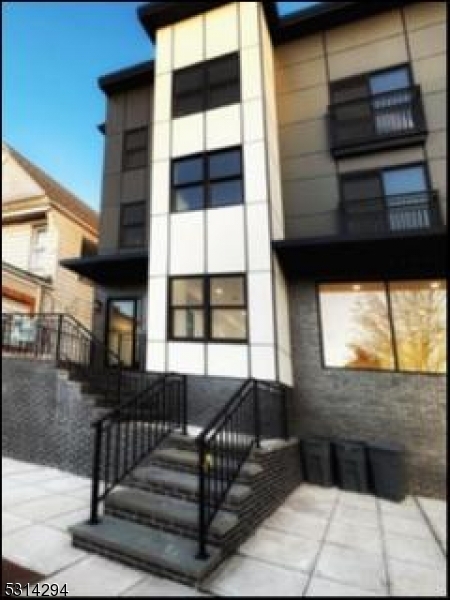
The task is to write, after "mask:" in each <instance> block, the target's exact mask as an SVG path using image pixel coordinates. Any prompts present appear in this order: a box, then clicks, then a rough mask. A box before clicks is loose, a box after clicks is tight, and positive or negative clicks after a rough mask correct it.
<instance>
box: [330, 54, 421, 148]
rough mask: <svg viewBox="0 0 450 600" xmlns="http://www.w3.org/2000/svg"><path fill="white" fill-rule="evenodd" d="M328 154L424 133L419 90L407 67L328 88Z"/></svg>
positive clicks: (393, 68) (362, 77) (361, 76)
mask: <svg viewBox="0 0 450 600" xmlns="http://www.w3.org/2000/svg"><path fill="white" fill-rule="evenodd" d="M330 95H331V107H330V119H331V121H330V125H331V130H330V131H331V136H332V151H333V152H334V151H335V150H337V151H338V152H344V151H345V150H344V147H346V146H351V145H352V144H353V145H358V144H360V143H368V144H369V143H371V142H373V141H375V140H380V139H383V138H391V137H392V136H394V137H399V136H405V138H406V137H408V136H409V135H410V134H412V133H414V134H418V133H424V132H425V117H424V113H423V107H422V104H421V99H420V93H419V88H418V87H417V86H414V83H413V80H412V75H411V70H410V67H409V65H400V66H395V67H392V68H390V69H384V70H382V71H376V72H372V73H364V74H362V75H358V76H355V77H349V78H347V79H344V80H340V81H335V82H332V83H331V86H330Z"/></svg>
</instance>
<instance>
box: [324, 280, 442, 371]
mask: <svg viewBox="0 0 450 600" xmlns="http://www.w3.org/2000/svg"><path fill="white" fill-rule="evenodd" d="M319 304H320V318H321V326H322V327H321V329H322V343H323V358H324V365H325V366H326V367H335V368H347V369H366V370H368V369H373V370H387V371H404V372H413V373H446V362H447V345H446V338H447V320H446V312H447V284H446V282H445V281H443V280H436V281H429V280H426V281H424V280H420V281H391V282H387V283H386V282H383V283H381V282H380V283H332V284H323V285H320V286H319Z"/></svg>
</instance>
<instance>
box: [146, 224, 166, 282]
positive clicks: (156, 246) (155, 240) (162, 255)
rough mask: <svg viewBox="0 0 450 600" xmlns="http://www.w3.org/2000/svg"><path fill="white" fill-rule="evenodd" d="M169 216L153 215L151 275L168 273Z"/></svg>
mask: <svg viewBox="0 0 450 600" xmlns="http://www.w3.org/2000/svg"><path fill="white" fill-rule="evenodd" d="M167 219H168V217H167V216H163V215H161V216H158V217H153V218H152V222H151V228H150V275H151V276H161V275H166V274H167V248H168V239H167Z"/></svg>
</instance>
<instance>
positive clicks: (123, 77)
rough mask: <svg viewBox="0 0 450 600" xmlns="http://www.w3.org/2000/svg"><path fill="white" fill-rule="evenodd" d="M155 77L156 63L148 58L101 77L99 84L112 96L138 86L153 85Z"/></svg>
mask: <svg viewBox="0 0 450 600" xmlns="http://www.w3.org/2000/svg"><path fill="white" fill-rule="evenodd" d="M154 78H155V63H154V61H153V60H148V61H146V62H143V63H139V64H138V65H134V66H132V67H129V68H126V69H121V70H120V71H115V72H114V73H109V74H108V75H105V76H103V77H100V79H99V80H98V85H99V88H100V89H101V90H102V91H103V92H104V93H105V94H106V95H107V96H111V95H112V94H117V93H120V92H126V91H128V90H132V89H134V88H137V87H143V86H146V85H152V84H153V81H154Z"/></svg>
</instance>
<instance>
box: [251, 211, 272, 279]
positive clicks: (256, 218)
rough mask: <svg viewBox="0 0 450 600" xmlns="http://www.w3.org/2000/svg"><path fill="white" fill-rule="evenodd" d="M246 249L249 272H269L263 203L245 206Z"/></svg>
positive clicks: (268, 252)
mask: <svg viewBox="0 0 450 600" xmlns="http://www.w3.org/2000/svg"><path fill="white" fill-rule="evenodd" d="M247 248H248V269H249V271H270V269H271V250H270V235H269V215H268V206H267V204H265V203H260V204H250V205H248V206H247Z"/></svg>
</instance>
